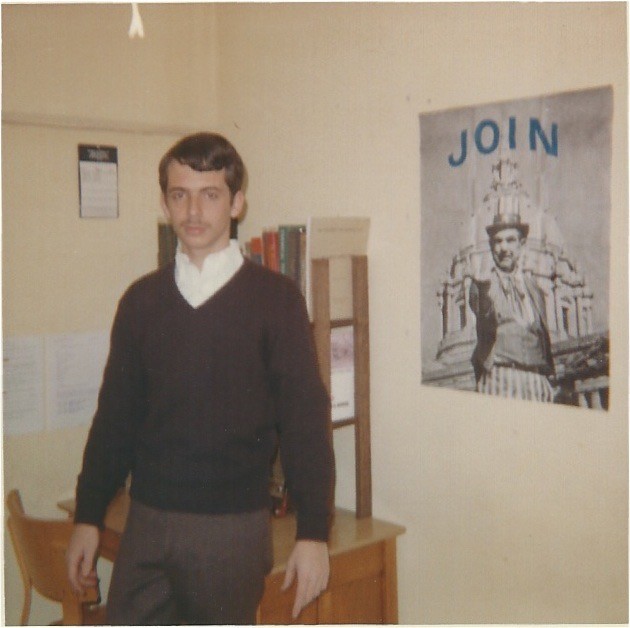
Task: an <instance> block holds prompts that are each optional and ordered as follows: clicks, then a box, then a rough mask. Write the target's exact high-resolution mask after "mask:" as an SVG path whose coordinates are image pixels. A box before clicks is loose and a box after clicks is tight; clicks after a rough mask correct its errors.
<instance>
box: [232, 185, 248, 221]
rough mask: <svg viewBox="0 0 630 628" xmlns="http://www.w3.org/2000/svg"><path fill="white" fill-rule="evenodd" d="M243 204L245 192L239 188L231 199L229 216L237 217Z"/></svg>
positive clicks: (241, 210)
mask: <svg viewBox="0 0 630 628" xmlns="http://www.w3.org/2000/svg"><path fill="white" fill-rule="evenodd" d="M244 206H245V194H243V192H242V191H241V190H239V191H238V192H237V193H236V194H235V195H234V198H233V199H232V210H231V211H230V216H231V217H232V218H238V217H239V216H240V215H241V213H242V212H243V207H244Z"/></svg>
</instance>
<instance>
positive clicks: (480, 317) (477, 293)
mask: <svg viewBox="0 0 630 628" xmlns="http://www.w3.org/2000/svg"><path fill="white" fill-rule="evenodd" d="M486 231H487V233H488V236H489V238H490V250H491V252H492V259H493V261H494V267H493V268H492V270H491V271H490V272H489V273H487V274H486V275H485V276H481V277H476V278H473V282H472V284H471V287H470V307H471V309H472V311H473V312H474V313H475V316H476V317H477V345H476V347H475V350H474V351H473V355H472V363H473V367H474V369H475V378H476V381H477V390H478V391H479V392H483V393H487V394H491V395H500V396H504V397H514V398H518V399H532V400H536V401H544V402H553V397H554V393H553V388H552V386H551V384H550V382H549V376H551V375H553V373H554V364H553V358H552V355H551V341H550V339H549V331H548V328H547V320H546V315H545V299H544V296H543V294H542V292H541V291H540V289H539V288H538V286H537V285H536V283H535V282H534V281H533V280H532V279H531V277H528V276H526V275H524V274H523V272H522V269H521V268H520V265H519V262H520V259H521V253H522V250H523V247H524V245H525V242H526V239H527V235H528V233H529V226H528V225H527V224H524V223H522V222H521V220H520V216H519V215H518V214H513V213H504V212H502V211H501V209H499V211H498V212H497V214H496V216H495V217H494V221H493V223H492V224H491V225H489V226H488V227H486Z"/></svg>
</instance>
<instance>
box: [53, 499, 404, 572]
mask: <svg viewBox="0 0 630 628" xmlns="http://www.w3.org/2000/svg"><path fill="white" fill-rule="evenodd" d="M58 506H59V508H61V509H62V510H65V511H66V512H68V513H70V514H72V513H73V512H74V500H73V499H68V500H64V501H62V502H59V503H58ZM128 511H129V494H128V493H127V492H126V491H120V492H119V493H118V495H116V497H115V498H114V499H113V500H112V502H111V504H110V505H109V508H108V509H107V514H106V515H105V527H106V528H108V529H109V530H111V531H112V532H114V533H116V534H118V535H120V534H122V531H123V529H124V527H125V522H126V520H127V513H128ZM272 528H273V550H274V567H273V570H272V573H274V572H279V571H283V570H284V567H285V565H286V562H287V560H288V558H289V555H290V553H291V550H292V549H293V544H294V539H295V530H296V521H295V517H294V516H293V515H290V514H289V515H287V516H286V517H281V518H274V519H272ZM404 531H405V528H403V527H402V526H399V525H397V524H394V523H387V522H386V521H380V520H379V519H374V518H372V517H365V518H363V519H357V518H356V516H355V514H354V513H353V512H351V511H348V510H343V509H340V508H337V509H336V510H335V518H334V521H333V527H332V530H331V534H330V540H329V542H328V548H329V552H330V555H331V556H334V555H335V554H340V553H342V552H346V551H348V550H352V549H357V548H359V547H363V546H366V545H370V544H372V543H377V542H379V541H384V540H387V539H391V538H393V537H396V536H398V535H400V534H402V533H403V532H404Z"/></svg>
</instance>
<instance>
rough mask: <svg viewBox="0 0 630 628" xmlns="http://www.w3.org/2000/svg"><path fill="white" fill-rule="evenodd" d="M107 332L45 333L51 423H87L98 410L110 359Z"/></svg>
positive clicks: (55, 424) (50, 426)
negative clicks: (100, 390) (108, 357)
mask: <svg viewBox="0 0 630 628" xmlns="http://www.w3.org/2000/svg"><path fill="white" fill-rule="evenodd" d="M108 347H109V337H108V334H107V332H104V331H103V332H85V333H72V334H59V335H54V336H47V337H46V382H47V387H46V393H47V395H46V396H47V400H46V405H47V410H48V413H47V414H48V427H49V428H51V429H56V428H61V427H73V426H75V425H81V424H84V423H88V422H89V421H91V420H92V417H93V416H94V412H95V410H96V403H97V399H98V391H99V389H100V386H101V381H102V379H103V369H104V368H105V362H106V360H107V351H108Z"/></svg>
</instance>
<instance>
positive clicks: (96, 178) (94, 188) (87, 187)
mask: <svg viewBox="0 0 630 628" xmlns="http://www.w3.org/2000/svg"><path fill="white" fill-rule="evenodd" d="M79 193H80V200H81V218H118V149H117V148H115V147H113V146H88V145H84V144H81V145H79Z"/></svg>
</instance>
